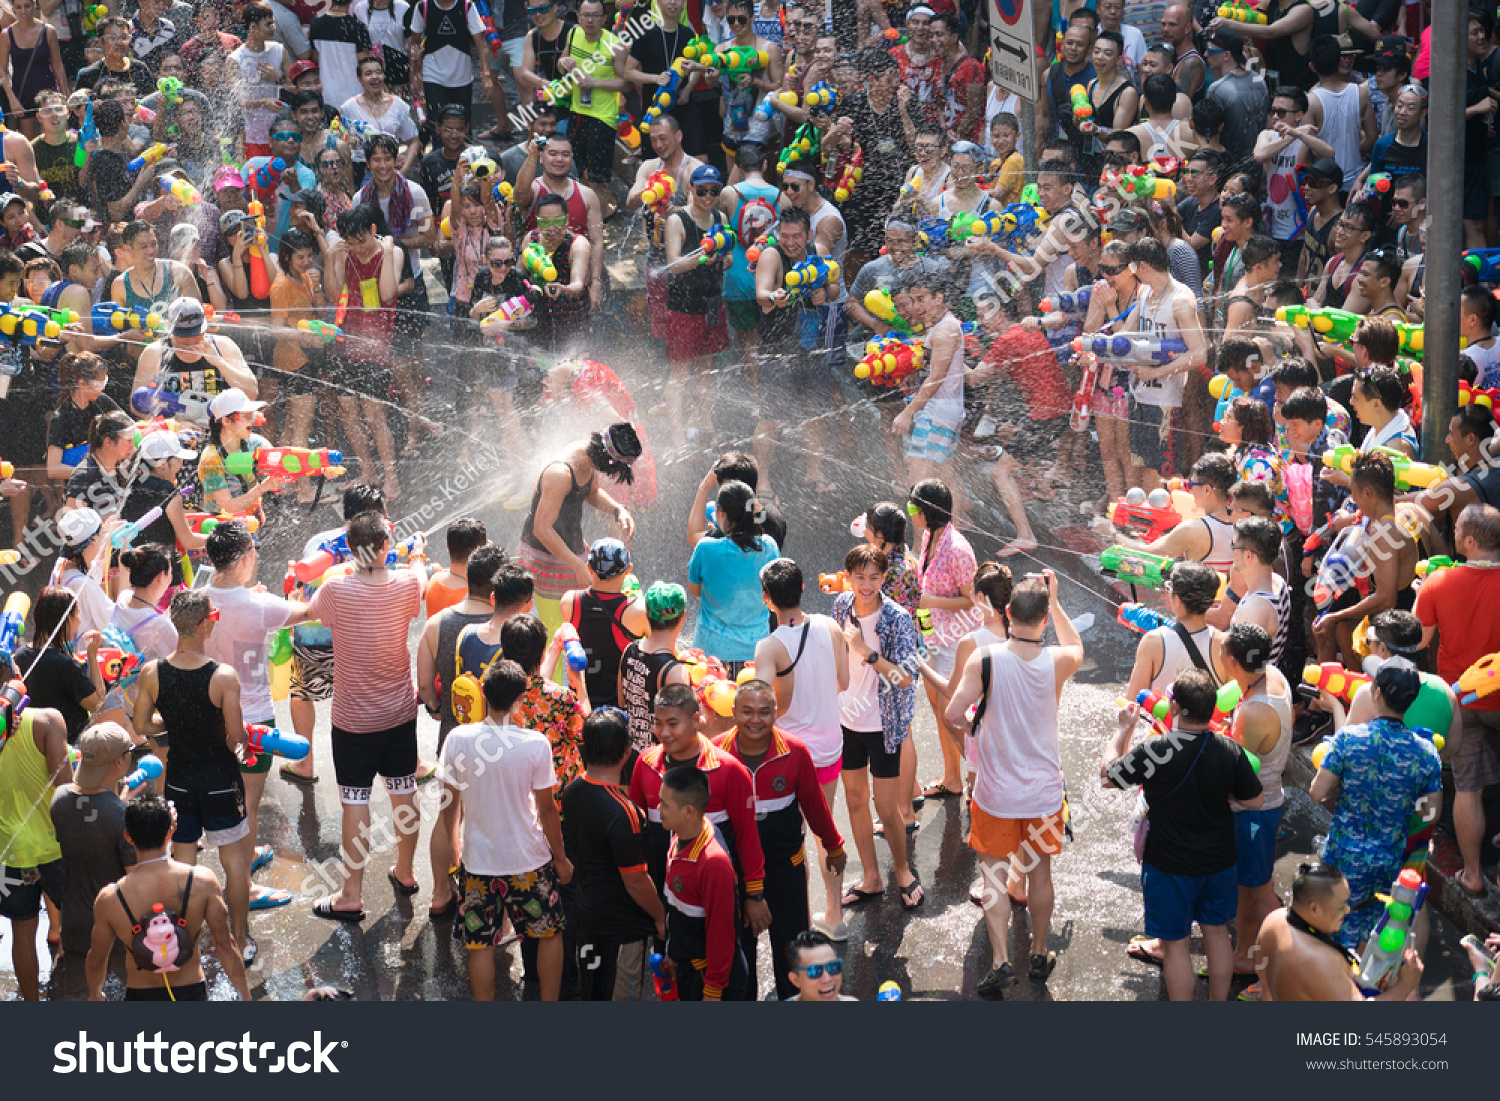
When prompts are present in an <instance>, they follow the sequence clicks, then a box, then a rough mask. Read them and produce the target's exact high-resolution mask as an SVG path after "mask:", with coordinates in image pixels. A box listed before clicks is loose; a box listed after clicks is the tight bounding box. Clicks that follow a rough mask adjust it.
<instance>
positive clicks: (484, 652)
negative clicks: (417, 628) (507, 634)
mask: <svg viewBox="0 0 1500 1101" xmlns="http://www.w3.org/2000/svg"><path fill="white" fill-rule="evenodd" d="M474 626H475V625H474V624H472V623H470V624H469V625H467V626H466V627H464V629H463V630H462V631H460V632H459V635H458V642H457V643H455V644H454V647H453V689H452V695H453V717H454V718H455V719H457V720H458V722H459V724H460V725H463V724H466V723H477V722H479V721H480V720H481V719H483V718H484V717H485V715H486V714H488V712H489V707H488V705H487V704H486V703H485V702H484V690H483V689H482V688H481V687H480V681H481V680H483V679H484V671H485V670H486V669H488V668H489V667H490V666H491V665H492V664H494V662H495V661H496V660H497V659H498V658H499V657H500V656H501V655H500V644H499V643H496V644H495V645H494V646H493V647H492V646H490V644H489V643H487V642H485V641H484V639H482V638H480V637H479V635H478V633H477V632H476V631H475V630H474Z"/></svg>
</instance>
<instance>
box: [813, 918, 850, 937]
mask: <svg viewBox="0 0 1500 1101" xmlns="http://www.w3.org/2000/svg"><path fill="white" fill-rule="evenodd" d="M812 927H813V928H814V929H816V930H817V931H818V932H820V933H822V934H823V935H824V936H825V937H827V938H828V939H829V940H831V941H833V942H834V943H835V944H843V943H844V942H845V941H846V940H848V939H849V926H848V923H846V922H842V921H841V922H839V923H838V924H837V925H829V924H828V919H827V918H825V917H824V916H823V912H822V911H821V910H819V911H818V912H817V913H816V914H814V915H813V916H812Z"/></svg>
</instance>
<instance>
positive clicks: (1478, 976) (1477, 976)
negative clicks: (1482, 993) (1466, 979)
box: [1474, 971, 1494, 986]
mask: <svg viewBox="0 0 1500 1101" xmlns="http://www.w3.org/2000/svg"><path fill="white" fill-rule="evenodd" d="M1492 978H1494V975H1493V974H1492V973H1491V972H1489V971H1476V972H1474V985H1475V986H1478V985H1479V983H1480V980H1483V981H1484V982H1489V981H1490V980H1491V979H1492Z"/></svg>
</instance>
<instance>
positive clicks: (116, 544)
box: [109, 505, 162, 550]
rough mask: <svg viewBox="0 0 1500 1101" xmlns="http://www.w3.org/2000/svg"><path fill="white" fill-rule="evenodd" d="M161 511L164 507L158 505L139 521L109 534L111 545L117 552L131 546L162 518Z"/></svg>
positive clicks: (134, 521) (120, 527)
mask: <svg viewBox="0 0 1500 1101" xmlns="http://www.w3.org/2000/svg"><path fill="white" fill-rule="evenodd" d="M161 510H162V506H161V505H157V506H156V507H155V508H153V509H151V510H150V511H149V512H147V513H146V514H145V515H144V516H142V517H141V518H140V519H139V520H131V521H129V522H127V523H124V524H121V525H120V526H119V527H117V528H115V530H114V531H112V532H110V533H109V545H110V546H111V547H113V548H114V549H115V550H122V549H124V548H125V547H128V546H130V544H131V543H133V542H134V541H135V540H136V538H137V537H138V536H139V535H140V534H141V532H143V531H145V530H146V529H147V528H148V527H150V526H151V525H152V524H154V523H156V521H157V520H158V519H160V518H161Z"/></svg>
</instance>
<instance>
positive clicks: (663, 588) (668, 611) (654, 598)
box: [646, 581, 687, 623]
mask: <svg viewBox="0 0 1500 1101" xmlns="http://www.w3.org/2000/svg"><path fill="white" fill-rule="evenodd" d="M686 610H687V592H686V590H684V589H683V587H682V586H681V585H678V584H676V583H675V582H672V581H653V582H652V583H651V587H650V588H649V589H647V590H646V618H647V619H649V620H651V622H653V623H664V622H666V621H667V620H669V619H676V618H677V617H678V616H680V615H681V614H682V613H683V612H685V611H686Z"/></svg>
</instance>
